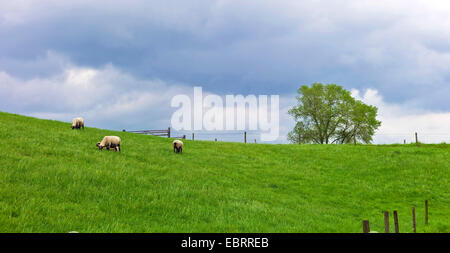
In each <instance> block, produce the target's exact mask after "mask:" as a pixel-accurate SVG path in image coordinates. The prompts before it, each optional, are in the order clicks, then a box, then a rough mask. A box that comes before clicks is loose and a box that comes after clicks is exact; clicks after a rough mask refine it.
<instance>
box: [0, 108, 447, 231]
mask: <svg viewBox="0 0 450 253" xmlns="http://www.w3.org/2000/svg"><path fill="white" fill-rule="evenodd" d="M87 124H89V122H87ZM104 135H119V136H120V137H121V138H122V141H123V147H122V148H123V150H122V152H121V153H114V152H109V151H99V150H97V148H96V147H95V143H96V142H97V141H100V140H101V138H102V137H103V136H104ZM0 137H1V138H0V146H1V149H0V161H1V163H0V232H68V231H71V230H76V231H79V232H360V231H361V221H362V220H363V219H369V220H370V223H371V224H370V225H371V228H372V230H377V231H384V229H383V215H382V211H383V210H389V211H392V210H394V209H396V210H398V213H399V219H400V231H401V232H411V223H412V222H411V206H412V205H415V206H416V207H417V208H416V209H417V211H416V212H417V214H416V216H417V224H418V232H450V192H449V188H450V187H449V186H450V182H449V179H450V161H449V157H450V145H445V144H440V145H422V146H420V147H415V146H413V145H388V146H386V145H384V146H377V145H357V146H354V145H262V144H247V145H245V144H240V143H222V142H205V141H194V142H192V141H188V140H187V141H186V142H185V150H184V153H183V154H182V155H175V154H173V153H172V149H171V140H169V139H166V138H161V137H153V136H142V135H136V134H131V133H121V132H114V131H107V130H99V129H94V128H86V129H85V130H84V131H83V130H81V131H75V130H71V129H70V124H68V123H62V122H57V121H48V120H38V119H34V118H28V117H23V116H18V115H12V114H6V113H0ZM425 199H429V200H430V225H428V226H424V225H423V223H424V222H423V220H424V210H423V209H424V208H423V205H424V200H425ZM392 222H393V221H392V219H391V223H392Z"/></svg>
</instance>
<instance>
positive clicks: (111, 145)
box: [97, 136, 121, 151]
mask: <svg viewBox="0 0 450 253" xmlns="http://www.w3.org/2000/svg"><path fill="white" fill-rule="evenodd" d="M120 144H121V140H120V137H117V136H105V137H103V140H102V141H101V142H97V147H98V149H100V150H102V149H103V148H106V149H107V150H110V149H114V151H117V150H119V151H121V149H120Z"/></svg>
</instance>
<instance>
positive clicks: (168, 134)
mask: <svg viewBox="0 0 450 253" xmlns="http://www.w3.org/2000/svg"><path fill="white" fill-rule="evenodd" d="M167 138H170V127H169V128H167Z"/></svg>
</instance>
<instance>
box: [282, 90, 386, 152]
mask: <svg viewBox="0 0 450 253" xmlns="http://www.w3.org/2000/svg"><path fill="white" fill-rule="evenodd" d="M297 92H298V95H297V97H296V98H297V101H298V104H297V105H296V106H294V107H292V108H291V109H290V110H289V114H290V115H292V116H293V117H294V119H295V120H296V121H297V124H296V125H295V127H294V129H293V130H292V131H291V132H290V133H289V134H288V140H289V141H291V142H293V143H319V144H324V143H325V144H328V143H339V144H343V143H351V142H358V141H359V142H363V143H370V142H371V141H372V136H373V135H374V133H375V130H376V129H377V128H378V127H379V126H380V125H381V122H380V121H378V120H376V116H377V110H378V109H377V108H376V107H375V106H370V105H366V104H364V103H363V102H361V101H359V100H355V98H353V97H352V96H351V94H350V92H349V91H347V90H345V89H344V88H342V87H341V86H338V85H336V84H326V85H323V84H322V83H313V84H312V85H311V87H308V86H307V85H303V86H301V87H300V88H299V89H298V91H297Z"/></svg>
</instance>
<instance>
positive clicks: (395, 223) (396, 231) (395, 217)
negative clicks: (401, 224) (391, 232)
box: [394, 210, 400, 233]
mask: <svg viewBox="0 0 450 253" xmlns="http://www.w3.org/2000/svg"><path fill="white" fill-rule="evenodd" d="M394 226H395V233H400V231H399V229H398V215H397V210H394Z"/></svg>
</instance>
